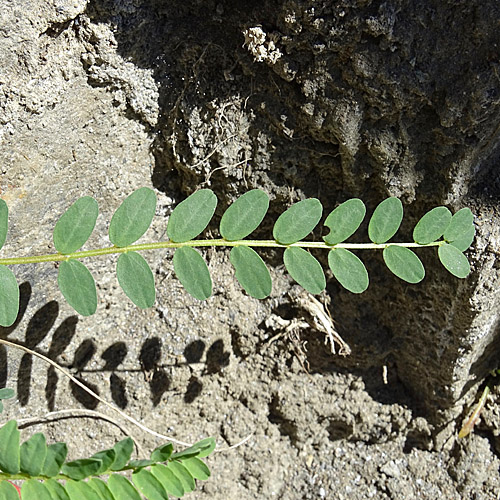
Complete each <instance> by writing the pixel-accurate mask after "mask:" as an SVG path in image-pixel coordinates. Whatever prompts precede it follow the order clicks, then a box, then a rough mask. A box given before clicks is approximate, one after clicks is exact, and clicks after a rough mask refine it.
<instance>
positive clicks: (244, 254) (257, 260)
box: [229, 247, 272, 299]
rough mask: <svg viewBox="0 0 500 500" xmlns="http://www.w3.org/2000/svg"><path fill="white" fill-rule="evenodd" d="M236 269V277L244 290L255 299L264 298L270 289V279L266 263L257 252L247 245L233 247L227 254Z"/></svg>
mask: <svg viewBox="0 0 500 500" xmlns="http://www.w3.org/2000/svg"><path fill="white" fill-rule="evenodd" d="M229 259H230V261H231V264H232V265H233V266H234V269H235V271H236V279H237V280H238V282H239V284H240V285H241V286H242V287H243V288H244V290H245V291H246V292H247V293H248V295H250V296H251V297H254V298H255V299H265V298H266V297H268V296H269V295H270V293H271V290H272V281H271V275H270V274H269V270H268V269H267V267H266V264H265V263H264V261H263V260H262V259H261V257H260V256H259V254H258V253H257V252H256V251H255V250H254V249H253V248H249V247H234V248H233V249H232V250H231V253H230V254H229Z"/></svg>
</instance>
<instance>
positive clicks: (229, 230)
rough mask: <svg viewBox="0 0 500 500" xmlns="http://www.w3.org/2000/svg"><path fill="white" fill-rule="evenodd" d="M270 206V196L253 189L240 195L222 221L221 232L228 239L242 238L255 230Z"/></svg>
mask: <svg viewBox="0 0 500 500" xmlns="http://www.w3.org/2000/svg"><path fill="white" fill-rule="evenodd" d="M268 208H269V196H268V195H267V194H266V193H265V192H264V191H262V190H260V189H252V190H251V191H248V192H247V193H245V194H244V195H242V196H240V197H239V198H238V199H237V200H236V201H235V202H234V203H233V204H232V205H231V206H230V207H229V208H228V209H227V210H226V211H225V212H224V215H223V216H222V219H221V221H220V234H221V235H222V237H223V238H225V239H226V240H228V241H236V240H242V239H243V238H246V237H247V236H248V235H249V234H250V233H252V232H253V231H255V229H257V227H258V226H259V224H260V223H261V222H262V219H263V218H264V216H265V215H266V212H267V209H268Z"/></svg>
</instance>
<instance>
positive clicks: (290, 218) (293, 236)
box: [273, 198, 323, 245]
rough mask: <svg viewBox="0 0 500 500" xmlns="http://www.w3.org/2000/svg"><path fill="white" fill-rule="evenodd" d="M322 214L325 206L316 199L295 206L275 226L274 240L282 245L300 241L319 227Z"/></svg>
mask: <svg viewBox="0 0 500 500" xmlns="http://www.w3.org/2000/svg"><path fill="white" fill-rule="evenodd" d="M322 213H323V206H322V205H321V202H320V201H319V200H317V199H316V198H308V199H306V200H302V201H299V202H298V203H295V204H293V205H292V206H291V207H290V208H289V209H288V210H286V212H283V213H282V214H281V215H280V216H279V217H278V220H277V221H276V223H275V224H274V228H273V237H274V239H275V240H276V241H277V242H278V243H281V244H282V245H290V244H291V243H295V242H297V241H300V240H301V239H303V238H305V237H306V236H307V235H308V234H309V233H310V232H311V231H312V230H313V229H314V228H315V227H316V226H317V224H318V222H319V221H320V219H321V215H322Z"/></svg>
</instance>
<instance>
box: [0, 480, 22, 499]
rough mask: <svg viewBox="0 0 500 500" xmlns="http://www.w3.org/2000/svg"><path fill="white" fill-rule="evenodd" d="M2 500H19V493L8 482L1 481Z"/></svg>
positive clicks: (0, 496) (0, 492)
mask: <svg viewBox="0 0 500 500" xmlns="http://www.w3.org/2000/svg"><path fill="white" fill-rule="evenodd" d="M0 500H19V493H18V492H17V490H16V488H14V486H13V485H12V484H10V483H8V482H7V481H1V482H0Z"/></svg>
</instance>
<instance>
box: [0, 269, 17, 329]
mask: <svg viewBox="0 0 500 500" xmlns="http://www.w3.org/2000/svg"><path fill="white" fill-rule="evenodd" d="M18 312H19V286H18V284H17V281H16V277H15V276H14V273H13V272H12V271H11V270H10V269H9V268H8V267H7V266H2V265H0V325H1V326H11V325H12V324H13V323H14V321H16V318H17V314H18Z"/></svg>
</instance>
